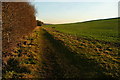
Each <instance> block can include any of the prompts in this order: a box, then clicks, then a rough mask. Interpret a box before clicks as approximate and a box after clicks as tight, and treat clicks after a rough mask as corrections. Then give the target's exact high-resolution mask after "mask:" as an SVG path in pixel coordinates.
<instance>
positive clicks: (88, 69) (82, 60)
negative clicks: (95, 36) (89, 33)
mask: <svg viewBox="0 0 120 80" xmlns="http://www.w3.org/2000/svg"><path fill="white" fill-rule="evenodd" d="M101 45H102V44H100V43H97V42H94V41H93V42H89V41H87V40H84V39H81V40H78V39H77V38H76V37H74V36H71V35H67V34H63V33H60V32H58V31H56V30H53V29H48V28H42V27H37V28H36V29H35V31H34V32H33V33H32V34H31V35H29V36H27V37H24V39H23V40H22V41H21V42H19V43H18V47H16V48H15V49H14V50H13V51H11V53H10V52H3V61H4V62H3V78H16V79H17V78H81V79H82V78H83V79H86V78H119V77H120V76H119V74H120V73H119V72H120V71H119V70H120V69H119V64H120V62H119V57H118V56H117V55H118V54H117V51H116V48H113V47H112V46H110V45H106V46H104V48H103V47H102V48H101V47H100V46H101ZM100 50H102V51H101V52H103V53H100ZM113 53H116V54H113Z"/></svg>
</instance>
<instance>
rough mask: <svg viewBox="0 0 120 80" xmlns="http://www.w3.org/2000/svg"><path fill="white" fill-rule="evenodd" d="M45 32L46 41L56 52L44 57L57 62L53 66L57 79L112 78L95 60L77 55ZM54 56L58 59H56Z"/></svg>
mask: <svg viewBox="0 0 120 80" xmlns="http://www.w3.org/2000/svg"><path fill="white" fill-rule="evenodd" d="M43 31H44V32H45V33H44V37H45V39H47V40H49V42H50V44H51V45H52V46H53V48H52V49H53V51H54V53H51V54H50V55H48V54H47V53H48V52H47V51H46V52H47V53H46V54H45V55H44V56H47V58H48V60H49V61H50V60H54V61H56V62H55V64H54V65H51V66H52V67H53V66H54V70H53V72H54V75H56V77H60V78H81V79H87V78H102V79H103V78H106V79H108V78H112V77H111V76H107V75H105V74H104V71H103V69H102V68H101V67H100V66H99V65H98V63H96V62H95V60H92V59H88V58H87V57H86V56H85V55H84V54H83V53H82V54H77V53H76V52H72V51H70V49H69V48H68V47H66V46H65V45H64V43H63V42H62V41H60V40H56V39H54V36H52V35H51V34H49V33H48V32H47V31H46V30H44V29H43ZM53 55H56V56H58V57H57V58H55V57H54V56H53ZM50 56H51V57H50ZM58 59H60V60H61V61H60V63H57V60H58ZM53 63H54V62H53ZM56 64H57V65H56ZM56 70H57V71H56ZM57 74H60V75H57Z"/></svg>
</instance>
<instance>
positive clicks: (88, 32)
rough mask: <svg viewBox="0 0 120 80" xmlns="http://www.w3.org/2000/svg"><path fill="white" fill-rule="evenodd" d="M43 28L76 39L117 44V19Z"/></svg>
mask: <svg viewBox="0 0 120 80" xmlns="http://www.w3.org/2000/svg"><path fill="white" fill-rule="evenodd" d="M45 27H54V28H55V29H56V30H58V31H60V32H63V33H68V34H72V35H76V36H78V37H85V38H90V39H96V40H103V41H107V42H119V41H118V19H117V18H114V19H105V20H94V21H87V22H81V23H71V24H58V25H46V26H45Z"/></svg>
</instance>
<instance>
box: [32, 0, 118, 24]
mask: <svg viewBox="0 0 120 80" xmlns="http://www.w3.org/2000/svg"><path fill="white" fill-rule="evenodd" d="M32 4H33V5H34V6H35V8H36V11H37V14H36V18H37V20H41V21H43V22H44V23H50V24H64V23H74V22H84V21H89V20H96V19H106V18H114V17H118V0H114V1H113V0H109V2H108V1H107V0H106V1H91V2H90V1H89V2H88V1H87V0H86V1H78V2H77V1H75V2H72V0H71V1H66V2H62V1H60V2H59V1H58V2H54V1H53V2H52V1H51V2H48V1H47V0H46V1H44V2H42V1H41V2H40V1H39V2H37V1H36V2H32Z"/></svg>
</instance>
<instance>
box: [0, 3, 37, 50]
mask: <svg viewBox="0 0 120 80" xmlns="http://www.w3.org/2000/svg"><path fill="white" fill-rule="evenodd" d="M2 21H3V24H2V26H3V35H2V36H3V51H6V50H10V48H12V47H13V46H15V45H16V42H17V41H19V40H20V38H22V37H23V36H24V35H26V34H28V33H30V32H31V31H32V30H33V29H34V28H35V26H36V19H35V10H34V7H33V6H32V5H30V4H29V3H27V2H3V3H2Z"/></svg>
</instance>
